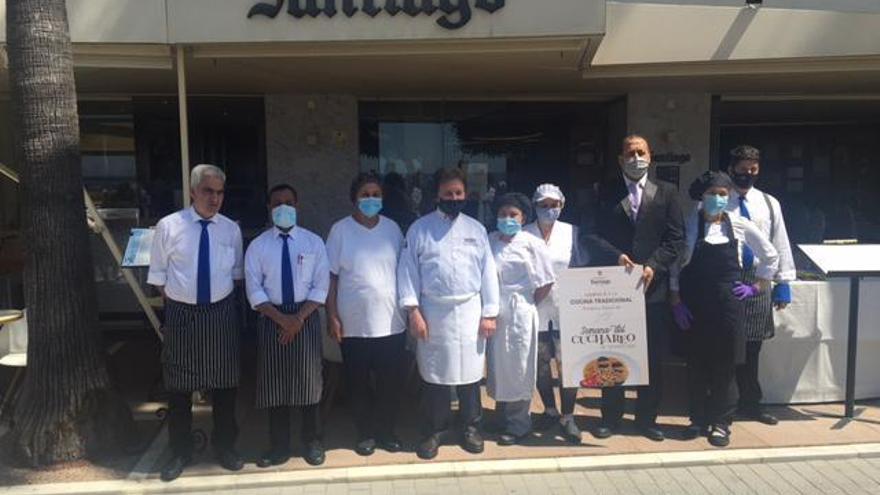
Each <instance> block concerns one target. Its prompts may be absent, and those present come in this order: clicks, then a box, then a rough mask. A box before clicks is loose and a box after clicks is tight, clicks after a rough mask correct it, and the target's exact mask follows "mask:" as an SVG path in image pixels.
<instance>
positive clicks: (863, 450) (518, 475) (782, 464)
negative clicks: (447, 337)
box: [0, 444, 880, 495]
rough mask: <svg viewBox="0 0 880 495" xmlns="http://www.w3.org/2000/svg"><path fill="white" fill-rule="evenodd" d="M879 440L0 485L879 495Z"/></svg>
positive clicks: (27, 490)
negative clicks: (169, 478)
mask: <svg viewBox="0 0 880 495" xmlns="http://www.w3.org/2000/svg"><path fill="white" fill-rule="evenodd" d="M878 478H880V444H851V445H834V446H824V447H802V448H786V449H743V450H716V451H708V452H676V453H647V454H626V455H610V456H582V457H568V458H545V459H528V460H495V461H471V462H441V463H427V464H412V465H397V466H363V467H353V468H332V469H316V470H299V471H289V470H287V471H285V470H262V471H259V472H256V473H233V474H223V475H216V476H215V475H210V476H190V477H183V478H180V479H178V480H176V481H174V482H172V483H163V482H161V481H158V480H155V479H141V480H131V479H129V480H113V481H97V482H79V483H58V484H49V485H22V486H16V487H8V488H0V495H30V494H34V493H40V494H45V495H50V494H59V495H60V494H65V495H70V494H89V495H99V494H127V493H138V494H148V493H205V494H207V493H243V494H260V493H271V494H282V493H298V494H312V493H321V494H324V493H344V494H346V493H349V492H351V493H360V494H363V495H365V494H373V493H375V494H380V493H384V494H388V493H436V494H438V495H449V494H451V493H462V494H467V495H471V494H472V493H475V494H480V493H541V495H545V494H548V493H549V494H552V493H602V494H604V493H625V494H629V493H635V494H642V493H711V494H712V495H718V494H725V493H794V494H808V493H817V492H816V491H815V490H814V489H817V490H821V492H822V493H846V494H848V493H875V492H878V487H877V486H876V483H877V482H878V481H880V479H878Z"/></svg>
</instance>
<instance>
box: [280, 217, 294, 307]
mask: <svg viewBox="0 0 880 495" xmlns="http://www.w3.org/2000/svg"><path fill="white" fill-rule="evenodd" d="M289 238H290V235H288V234H281V239H282V240H283V241H284V246H283V247H282V248H281V304H292V303H293V302H294V299H293V267H292V266H291V265H290V251H289V250H288V249H287V240H288V239H289Z"/></svg>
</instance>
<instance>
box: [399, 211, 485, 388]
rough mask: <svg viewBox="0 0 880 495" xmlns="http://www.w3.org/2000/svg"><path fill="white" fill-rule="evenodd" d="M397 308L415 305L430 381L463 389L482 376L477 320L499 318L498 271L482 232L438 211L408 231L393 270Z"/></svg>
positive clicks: (422, 366) (423, 366) (421, 358)
mask: <svg viewBox="0 0 880 495" xmlns="http://www.w3.org/2000/svg"><path fill="white" fill-rule="evenodd" d="M397 287H398V297H399V301H400V306H401V307H404V308H405V307H413V306H419V307H420V309H421V311H422V314H423V315H424V317H425V320H426V321H427V324H428V339H427V340H419V341H418V344H417V347H416V357H417V362H418V364H419V372H420V373H421V375H422V378H423V379H424V380H425V381H427V382H428V383H434V384H440V385H464V384H470V383H474V382H477V381H479V380H480V379H482V377H483V368H484V365H485V348H486V341H485V339H484V338H483V337H482V336H480V335H479V325H480V318H481V317H486V318H494V317H496V316H497V315H498V305H499V293H498V273H497V272H496V269H495V260H494V259H493V257H492V251H491V249H490V247H489V239H488V237H487V235H486V229H485V228H484V227H483V225H482V224H480V223H479V222H478V221H476V220H474V219H473V218H471V217H469V216H467V215H465V214H464V213H461V214H459V215H458V216H457V217H455V218H454V219H450V218H449V217H448V216H447V215H445V214H444V213H442V212H440V211H439V210H437V211H434V212H433V213H429V214H427V215H425V216H423V217H422V218H419V219H418V220H416V221H415V222H414V223H413V224H412V226H411V227H410V229H409V232H407V235H406V245H405V247H404V249H403V252H402V253H401V256H400V264H399V266H398V271H397Z"/></svg>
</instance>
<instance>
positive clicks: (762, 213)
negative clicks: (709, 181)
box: [727, 187, 797, 282]
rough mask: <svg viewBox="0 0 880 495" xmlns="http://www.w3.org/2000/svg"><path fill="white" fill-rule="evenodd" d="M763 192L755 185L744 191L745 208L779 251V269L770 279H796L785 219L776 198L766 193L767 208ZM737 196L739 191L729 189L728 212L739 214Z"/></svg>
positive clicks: (738, 196)
mask: <svg viewBox="0 0 880 495" xmlns="http://www.w3.org/2000/svg"><path fill="white" fill-rule="evenodd" d="M764 194H765V193H764V192H762V191H760V190H759V189H757V188H755V187H752V188H751V189H749V190H748V191H747V192H746V195H745V199H746V208H747V209H748V210H749V218H750V219H751V221H752V223H754V224H755V225H757V226H758V228H759V229H761V232H763V233H764V235H765V236H767V238H768V239H770V242H772V243H773V247H774V248H776V251H777V252H778V253H779V270H778V271H777V272H776V273H775V274H774V275H773V277H770V279H771V280H774V281H776V282H791V281H793V280H795V279H797V269H796V268H795V265H794V256H792V254H791V244H790V243H789V241H788V231H787V230H786V228H785V220H784V219H783V218H782V207H781V206H780V204H779V201H778V200H777V199H776V198H774V197H773V196H771V195H769V194H768V195H767V199H769V200H770V207H769V208H768V206H767V199H764ZM739 198H740V194H739V192H738V191H735V190H731V193H730V201H728V203H727V210H728V212H733V213H736V214H739V211H740V209H739ZM770 208H773V218H774V220H773V221H771V217H770ZM755 256H757V253H755Z"/></svg>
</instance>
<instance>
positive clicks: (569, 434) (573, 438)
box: [559, 418, 581, 445]
mask: <svg viewBox="0 0 880 495" xmlns="http://www.w3.org/2000/svg"><path fill="white" fill-rule="evenodd" d="M559 428H560V429H561V430H562V437H563V438H565V441H566V442H568V443H570V444H572V445H580V443H581V429H580V428H578V425H577V423H575V421H574V418H566V419H563V420H562V422H561V423H559Z"/></svg>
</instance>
